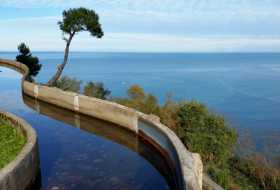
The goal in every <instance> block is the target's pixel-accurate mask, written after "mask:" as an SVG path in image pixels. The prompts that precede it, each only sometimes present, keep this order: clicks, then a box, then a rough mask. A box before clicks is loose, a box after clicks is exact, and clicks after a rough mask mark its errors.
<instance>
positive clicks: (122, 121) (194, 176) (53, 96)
mask: <svg viewBox="0 0 280 190" xmlns="http://www.w3.org/2000/svg"><path fill="white" fill-rule="evenodd" d="M0 66H6V67H9V68H11V69H14V70H16V71H19V72H20V73H22V74H23V75H24V77H23V80H22V90H23V93H24V94H26V95H28V96H30V97H33V98H35V99H38V100H41V101H44V102H47V103H50V104H53V105H55V106H58V107H61V108H65V109H68V110H72V111H74V112H77V113H81V114H85V115H88V116H93V117H95V118H98V119H102V120H105V121H109V122H112V123H115V124H117V125H118V126H122V127H124V128H126V129H128V130H130V131H133V132H134V133H137V134H139V135H142V136H143V137H144V138H145V139H147V140H148V141H149V142H150V143H151V144H153V145H154V146H155V147H158V149H160V150H161V152H162V154H163V155H166V157H168V159H169V160H170V161H171V162H172V164H173V165H174V166H175V174H174V175H175V178H174V180H176V183H177V184H178V185H177V186H178V189H189V190H201V189H202V181H203V165H202V161H201V158H200V156H199V154H196V153H191V152H189V151H188V150H187V149H186V148H185V146H184V145H183V144H182V142H181V141H180V140H179V138H178V137H177V136H176V134H175V133H174V132H173V131H171V130H170V129H169V128H168V127H166V126H164V125H163V124H162V123H160V121H159V119H157V118H156V117H154V116H150V115H146V114H143V113H140V112H138V111H136V110H134V109H131V108H127V107H125V106H122V105H119V104H116V103H113V102H109V101H104V100H100V99H97V98H93V97H87V96H84V95H81V94H76V93H71V92H65V91H62V90H60V89H58V88H53V87H48V86H44V85H39V84H35V83H30V82H28V81H25V77H26V75H27V73H28V68H27V67H26V66H24V65H23V64H21V63H18V62H15V61H11V60H3V59H0Z"/></svg>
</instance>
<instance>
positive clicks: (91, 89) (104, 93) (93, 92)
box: [84, 82, 111, 100]
mask: <svg viewBox="0 0 280 190" xmlns="http://www.w3.org/2000/svg"><path fill="white" fill-rule="evenodd" d="M110 93H111V92H110V91H109V90H108V89H105V88H104V85H103V83H100V82H88V83H87V85H86V86H85V87H84V94H85V95H86V96H92V97H96V98H99V99H103V100H106V99H107V97H108V96H109V95H110Z"/></svg>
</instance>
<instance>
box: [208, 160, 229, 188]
mask: <svg viewBox="0 0 280 190" xmlns="http://www.w3.org/2000/svg"><path fill="white" fill-rule="evenodd" d="M207 170H208V174H209V176H210V177H211V179H212V180H214V181H215V182H216V183H218V184H219V185H220V186H222V187H223V188H225V189H229V187H230V177H229V176H230V170H229V168H227V167H225V168H222V169H221V168H218V167H216V166H215V165H211V166H208V168H207Z"/></svg>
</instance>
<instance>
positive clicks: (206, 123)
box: [178, 101, 237, 166]
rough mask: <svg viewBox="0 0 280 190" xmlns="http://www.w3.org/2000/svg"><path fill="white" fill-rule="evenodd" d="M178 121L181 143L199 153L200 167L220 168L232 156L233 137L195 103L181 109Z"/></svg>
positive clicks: (220, 118) (222, 122) (233, 131)
mask: <svg viewBox="0 0 280 190" xmlns="http://www.w3.org/2000/svg"><path fill="white" fill-rule="evenodd" d="M178 117H179V125H180V128H181V129H182V133H183V134H181V136H182V137H181V139H182V141H183V143H184V144H185V145H186V147H187V148H188V149H189V150H191V151H193V152H198V153H200V154H201V157H202V160H203V161H204V163H215V165H217V166H223V165H224V164H225V163H226V162H227V161H228V159H229V158H230V157H231V156H232V154H233V153H232V152H233V148H234V146H235V144H236V141H237V134H236V132H235V130H233V129H232V128H230V127H229V126H228V125H227V123H226V122H225V120H224V119H223V118H222V117H220V116H218V115H216V114H213V113H210V112H209V111H208V109H207V108H206V107H205V106H204V105H203V104H201V103H198V102H195V101H191V102H186V103H185V104H184V105H182V107H181V108H180V109H179V111H178Z"/></svg>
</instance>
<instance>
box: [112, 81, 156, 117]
mask: <svg viewBox="0 0 280 190" xmlns="http://www.w3.org/2000/svg"><path fill="white" fill-rule="evenodd" d="M127 96H128V98H118V99H115V101H116V102H118V103H120V104H122V105H125V106H127V107H131V108H134V109H137V110H139V111H141V112H143V113H147V114H155V115H159V109H160V107H159V105H158V101H157V99H156V97H155V96H153V95H151V94H146V93H145V92H144V90H143V89H142V88H141V87H140V86H138V85H133V86H131V87H130V88H129V89H128V90H127Z"/></svg>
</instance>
